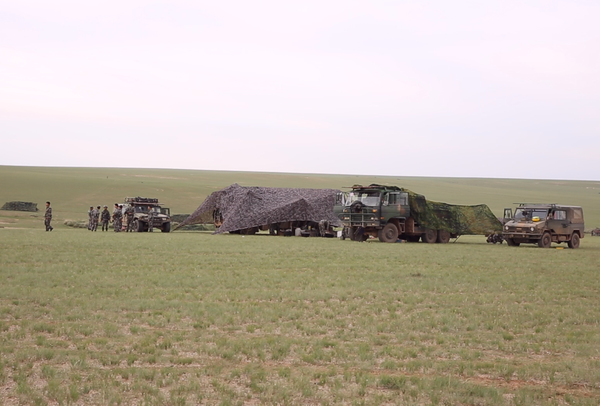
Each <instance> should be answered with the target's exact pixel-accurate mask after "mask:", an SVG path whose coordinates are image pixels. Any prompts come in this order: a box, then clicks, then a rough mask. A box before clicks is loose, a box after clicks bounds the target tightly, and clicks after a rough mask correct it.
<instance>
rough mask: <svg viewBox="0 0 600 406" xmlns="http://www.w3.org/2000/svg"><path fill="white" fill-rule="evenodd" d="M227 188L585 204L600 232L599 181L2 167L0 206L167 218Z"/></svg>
mask: <svg viewBox="0 0 600 406" xmlns="http://www.w3.org/2000/svg"><path fill="white" fill-rule="evenodd" d="M232 183H239V184H240V185H242V186H271V187H312V188H334V189H342V188H344V187H349V186H352V185H353V184H370V183H381V184H389V185H396V186H402V187H406V188H408V189H411V190H413V191H414V192H417V193H421V194H424V195H425V196H426V197H427V198H428V199H430V200H437V201H443V202H447V203H455V204H481V203H485V204H487V205H488V206H490V208H491V209H492V211H493V212H494V213H495V214H496V215H497V216H502V213H503V209H504V208H505V207H513V206H514V204H513V203H515V202H544V203H559V204H570V205H579V206H583V208H584V211H585V217H586V226H587V228H588V229H593V228H595V227H600V181H596V182H591V181H552V180H522V179H476V178H473V179H468V178H418V177H389V176H388V177H386V176H350V175H309V174H284V173H280V174H278V173H252V172H215V171H190V170H166V169H119V168H41V167H13V166H0V207H1V205H3V204H4V202H7V201H15V200H17V201H31V202H36V203H38V207H40V208H43V207H44V203H45V202H46V201H47V200H50V201H51V202H52V205H53V207H54V209H53V210H54V216H55V220H56V221H55V223H56V224H59V223H60V224H62V223H63V221H64V220H66V219H72V220H77V219H81V220H85V219H87V210H88V208H89V207H90V206H91V205H94V206H97V205H104V204H106V205H108V206H109V207H111V206H112V205H113V204H114V203H116V202H122V201H123V198H124V197H126V196H148V197H158V198H159V199H160V201H161V202H164V204H165V205H166V206H168V207H170V208H171V212H172V213H191V212H192V211H194V210H195V209H196V208H197V207H198V206H199V205H200V204H201V203H202V202H203V201H204V199H205V198H206V197H207V196H208V195H209V194H210V193H212V192H214V191H216V190H219V189H222V188H224V187H226V186H229V185H231V184H232ZM2 217H4V221H6V218H12V219H13V220H19V223H20V224H19V227H39V223H40V222H42V220H41V216H40V217H38V218H37V219H36V218H35V217H32V216H31V213H25V214H22V213H21V214H18V213H16V212H10V213H9V212H0V221H3V218H2ZM1 225H2V224H0V226H1Z"/></svg>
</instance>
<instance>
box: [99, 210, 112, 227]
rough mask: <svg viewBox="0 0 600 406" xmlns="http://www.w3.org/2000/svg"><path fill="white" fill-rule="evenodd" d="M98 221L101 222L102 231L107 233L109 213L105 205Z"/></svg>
mask: <svg viewBox="0 0 600 406" xmlns="http://www.w3.org/2000/svg"><path fill="white" fill-rule="evenodd" d="M100 220H102V231H108V222H109V221H110V212H109V211H108V206H107V205H104V210H102V216H101V218H100Z"/></svg>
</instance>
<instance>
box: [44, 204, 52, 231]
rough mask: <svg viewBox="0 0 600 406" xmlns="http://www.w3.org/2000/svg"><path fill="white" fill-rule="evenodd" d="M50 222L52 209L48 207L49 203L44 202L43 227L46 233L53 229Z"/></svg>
mask: <svg viewBox="0 0 600 406" xmlns="http://www.w3.org/2000/svg"><path fill="white" fill-rule="evenodd" d="M51 221H52V207H50V202H46V213H44V225H45V226H46V231H52V230H54V228H53V227H52V226H51V225H50V222H51Z"/></svg>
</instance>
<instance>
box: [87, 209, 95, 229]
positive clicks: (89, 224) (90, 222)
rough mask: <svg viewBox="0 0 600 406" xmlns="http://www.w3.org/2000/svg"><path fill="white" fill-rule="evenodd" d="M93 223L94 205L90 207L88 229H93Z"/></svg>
mask: <svg viewBox="0 0 600 406" xmlns="http://www.w3.org/2000/svg"><path fill="white" fill-rule="evenodd" d="M93 223H94V206H90V209H89V210H88V230H90V231H93V230H92V225H93Z"/></svg>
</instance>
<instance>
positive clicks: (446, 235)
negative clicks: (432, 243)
mask: <svg viewBox="0 0 600 406" xmlns="http://www.w3.org/2000/svg"><path fill="white" fill-rule="evenodd" d="M448 241H450V232H449V231H446V230H438V236H437V242H439V243H440V244H446V243H447V242H448ZM494 244H495V243H494Z"/></svg>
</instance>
